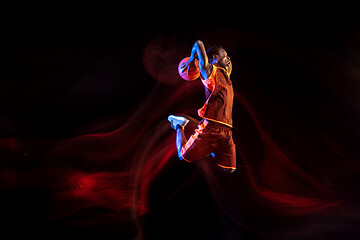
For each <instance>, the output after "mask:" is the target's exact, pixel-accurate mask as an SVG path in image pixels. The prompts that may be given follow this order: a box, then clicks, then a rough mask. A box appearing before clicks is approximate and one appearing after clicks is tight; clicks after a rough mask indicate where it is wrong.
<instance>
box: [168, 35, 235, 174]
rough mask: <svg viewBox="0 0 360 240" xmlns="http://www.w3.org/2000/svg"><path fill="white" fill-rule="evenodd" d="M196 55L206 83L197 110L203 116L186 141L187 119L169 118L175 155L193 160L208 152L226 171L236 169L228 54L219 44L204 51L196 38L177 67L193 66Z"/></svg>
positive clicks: (186, 67) (232, 94)
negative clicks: (200, 105) (186, 59)
mask: <svg viewBox="0 0 360 240" xmlns="http://www.w3.org/2000/svg"><path fill="white" fill-rule="evenodd" d="M196 58H197V59H198V60H199V68H200V77H201V80H202V83H203V85H204V86H205V95H206V102H205V104H204V106H203V107H202V108H200V109H199V110H198V114H199V116H200V117H202V118H203V119H202V120H201V121H200V123H199V126H198V129H196V130H195V133H194V134H193V135H192V136H191V137H190V139H189V140H187V139H186V137H185V134H184V128H185V126H186V124H187V123H188V122H189V120H188V119H186V118H184V117H181V116H175V115H170V116H169V117H168V120H169V121H170V122H171V127H172V128H174V129H175V130H176V131H177V134H176V147H177V151H178V156H179V158H180V159H181V160H185V161H188V162H192V161H197V160H200V159H202V158H204V157H206V156H208V155H210V154H211V155H212V156H213V157H214V158H215V160H216V161H217V164H218V165H219V166H220V167H222V168H223V169H224V171H225V172H228V173H232V172H234V171H235V169H236V152H235V144H234V141H233V138H232V108H233V99H234V91H233V86H232V82H231V80H230V74H231V71H232V64H231V61H230V57H229V56H228V55H227V53H226V51H225V50H224V49H223V48H222V47H221V46H214V47H211V48H209V49H208V50H207V52H206V51H205V47H204V44H203V42H202V41H200V40H198V41H196V42H195V44H194V46H193V48H192V51H191V56H190V59H189V60H188V61H187V62H185V63H184V64H183V65H182V66H180V67H181V68H182V69H184V71H185V70H186V69H189V67H193V66H195V63H194V60H195V59H196Z"/></svg>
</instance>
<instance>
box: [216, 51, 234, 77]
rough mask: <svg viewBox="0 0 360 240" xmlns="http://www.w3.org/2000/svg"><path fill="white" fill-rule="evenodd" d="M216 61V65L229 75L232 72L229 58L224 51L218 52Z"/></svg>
mask: <svg viewBox="0 0 360 240" xmlns="http://www.w3.org/2000/svg"><path fill="white" fill-rule="evenodd" d="M216 59H217V65H218V66H219V67H222V68H224V69H225V70H226V71H227V72H228V73H229V75H230V74H231V71H232V63H231V60H230V57H229V56H228V55H227V52H226V51H225V50H224V49H222V50H220V52H219V55H216Z"/></svg>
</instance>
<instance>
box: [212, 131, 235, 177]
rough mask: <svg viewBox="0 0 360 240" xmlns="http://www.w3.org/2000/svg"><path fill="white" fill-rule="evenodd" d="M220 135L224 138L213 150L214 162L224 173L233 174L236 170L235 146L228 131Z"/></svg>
mask: <svg viewBox="0 0 360 240" xmlns="http://www.w3.org/2000/svg"><path fill="white" fill-rule="evenodd" d="M222 133H223V134H224V135H225V136H224V138H223V139H222V140H220V141H219V142H218V145H217V147H216V149H215V160H216V161H217V164H218V165H219V166H220V167H221V168H222V169H223V170H224V171H225V172H226V173H233V172H234V171H235V170H236V146H235V143H234V140H233V138H232V133H231V131H230V130H227V131H226V130H225V131H222Z"/></svg>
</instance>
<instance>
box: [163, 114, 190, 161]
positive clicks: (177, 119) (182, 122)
mask: <svg viewBox="0 0 360 240" xmlns="http://www.w3.org/2000/svg"><path fill="white" fill-rule="evenodd" d="M168 120H169V121H170V122H171V127H172V128H173V129H175V130H176V149H177V152H178V156H179V158H180V160H183V157H182V155H181V148H182V147H183V146H184V145H185V144H186V142H187V140H186V137H185V133H184V128H185V126H186V124H188V122H189V120H188V119H186V118H184V117H181V116H175V115H170V116H169V117H168Z"/></svg>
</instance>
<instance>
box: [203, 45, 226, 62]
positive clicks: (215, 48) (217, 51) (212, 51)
mask: <svg viewBox="0 0 360 240" xmlns="http://www.w3.org/2000/svg"><path fill="white" fill-rule="evenodd" d="M220 50H224V48H223V47H222V46H220V45H215V46H211V47H209V48H208V49H207V50H206V54H207V56H208V58H209V60H210V59H211V58H212V57H213V56H214V55H219V54H220Z"/></svg>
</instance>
